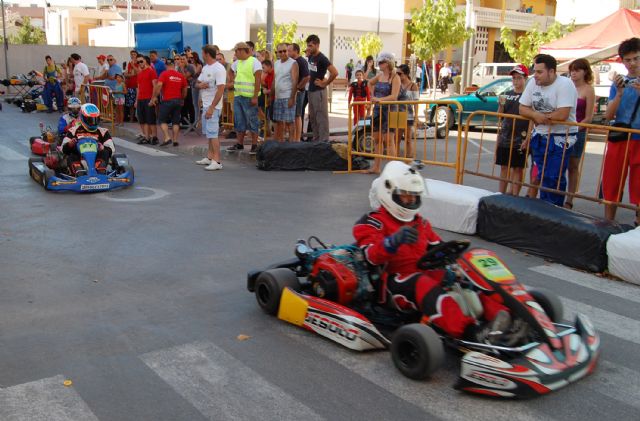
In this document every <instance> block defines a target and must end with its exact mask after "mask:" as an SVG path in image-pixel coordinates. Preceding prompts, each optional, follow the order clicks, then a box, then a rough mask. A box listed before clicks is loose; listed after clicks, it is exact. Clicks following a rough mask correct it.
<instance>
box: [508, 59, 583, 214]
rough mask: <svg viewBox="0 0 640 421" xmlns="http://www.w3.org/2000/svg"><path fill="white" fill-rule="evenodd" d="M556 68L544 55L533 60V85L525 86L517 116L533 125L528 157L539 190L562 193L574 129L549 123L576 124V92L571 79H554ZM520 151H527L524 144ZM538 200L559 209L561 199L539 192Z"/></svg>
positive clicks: (565, 184) (561, 203)
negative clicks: (543, 188) (556, 206)
mask: <svg viewBox="0 0 640 421" xmlns="http://www.w3.org/2000/svg"><path fill="white" fill-rule="evenodd" d="M557 65H558V63H557V61H556V59H555V58H553V57H552V56H550V55H548V54H539V55H537V56H536V57H535V59H534V67H533V70H534V76H533V77H534V79H535V83H528V84H527V86H526V88H525V90H524V92H523V93H522V96H521V97H520V115H522V116H524V117H527V118H529V119H531V120H533V121H534V123H535V124H534V128H533V134H532V135H531V153H532V155H533V164H534V165H535V166H537V167H538V174H541V175H542V186H543V187H547V188H550V189H559V190H561V191H565V190H566V187H567V180H566V177H565V174H566V172H567V167H568V165H569V157H570V156H571V148H572V147H573V144H574V143H576V140H577V137H576V135H577V133H578V127H577V126H568V125H563V124H554V123H552V120H554V121H568V122H574V123H575V122H576V105H577V102H578V91H576V87H575V85H574V84H573V82H572V81H571V79H568V78H566V77H564V76H558V75H557V73H556V68H557ZM522 147H523V148H526V147H527V145H526V142H525V143H523V146H522ZM545 155H546V156H545ZM538 178H540V175H539V176H538ZM532 183H533V184H540V179H538V180H532ZM540 199H542V200H545V201H547V202H550V203H553V204H554V205H558V206H562V205H563V204H564V199H565V196H564V195H562V194H557V193H550V192H546V191H542V192H540Z"/></svg>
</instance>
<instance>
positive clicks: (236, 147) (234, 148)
mask: <svg viewBox="0 0 640 421" xmlns="http://www.w3.org/2000/svg"><path fill="white" fill-rule="evenodd" d="M242 150H244V145H241V144H239V143H236V144H235V145H233V146H229V147H228V148H227V152H238V151H242Z"/></svg>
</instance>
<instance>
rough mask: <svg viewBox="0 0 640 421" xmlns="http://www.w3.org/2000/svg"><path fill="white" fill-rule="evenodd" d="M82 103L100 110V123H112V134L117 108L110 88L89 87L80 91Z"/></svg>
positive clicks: (100, 86) (102, 86)
mask: <svg viewBox="0 0 640 421" xmlns="http://www.w3.org/2000/svg"><path fill="white" fill-rule="evenodd" d="M79 99H80V102H82V103H83V104H85V103H88V102H89V103H92V104H94V105H95V106H96V107H98V110H100V121H101V122H102V123H110V125H111V128H110V130H111V133H113V132H114V130H115V121H116V107H115V103H114V100H113V93H112V92H111V89H110V88H109V87H108V86H104V85H87V86H86V87H81V89H80V97H79Z"/></svg>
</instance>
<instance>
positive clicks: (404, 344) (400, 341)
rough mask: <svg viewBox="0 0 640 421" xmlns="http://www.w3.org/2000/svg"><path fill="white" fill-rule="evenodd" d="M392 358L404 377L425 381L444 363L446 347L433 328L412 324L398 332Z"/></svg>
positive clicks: (392, 348)
mask: <svg viewBox="0 0 640 421" xmlns="http://www.w3.org/2000/svg"><path fill="white" fill-rule="evenodd" d="M391 358H392V359H393V364H395V366H396V368H397V369H398V370H400V372H401V373H402V374H403V375H405V376H406V377H409V378H410V379H414V380H423V379H425V378H427V377H429V376H430V375H431V374H433V373H434V372H435V371H436V370H437V369H439V368H440V367H441V366H442V364H443V363H444V347H443V345H442V340H441V339H440V337H439V336H438V334H437V333H436V332H435V331H434V330H433V329H432V328H430V327H429V326H427V325H425V324H422V323H412V324H408V325H405V326H402V327H401V328H400V329H398V330H397V331H396V333H395V335H394V336H393V339H392V341H391Z"/></svg>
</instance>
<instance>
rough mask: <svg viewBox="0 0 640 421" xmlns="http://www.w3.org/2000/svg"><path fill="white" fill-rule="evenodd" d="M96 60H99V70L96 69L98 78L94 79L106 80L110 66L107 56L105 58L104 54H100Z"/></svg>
mask: <svg viewBox="0 0 640 421" xmlns="http://www.w3.org/2000/svg"><path fill="white" fill-rule="evenodd" d="M96 59H97V60H98V68H97V69H96V74H97V75H98V76H96V77H95V78H94V79H95V80H104V79H106V78H107V75H108V73H109V65H108V64H107V56H105V55H104V54H100V55H99V56H98V57H96Z"/></svg>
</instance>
